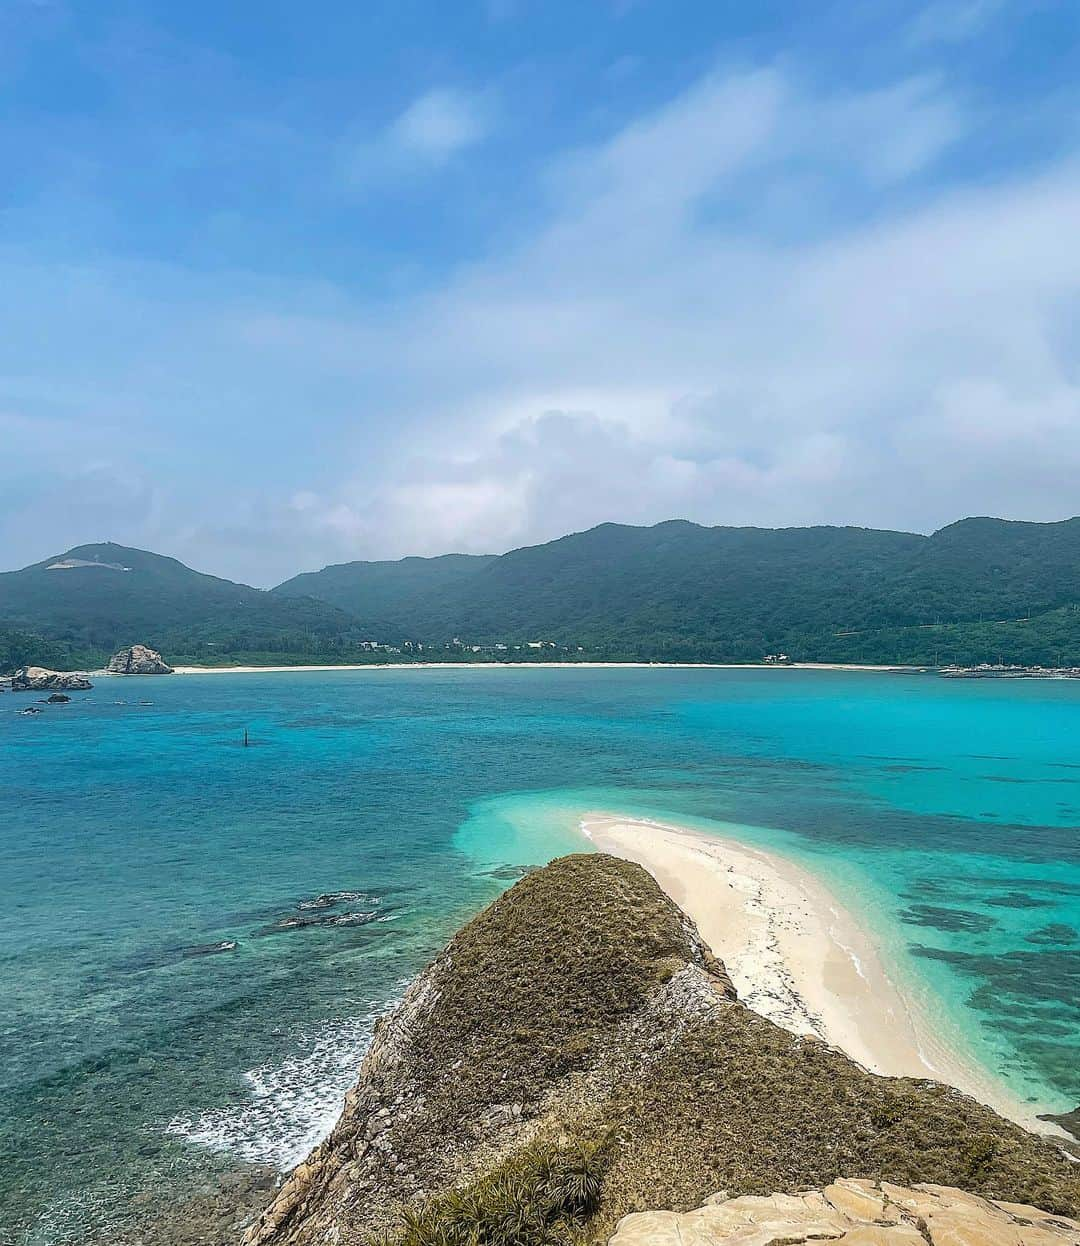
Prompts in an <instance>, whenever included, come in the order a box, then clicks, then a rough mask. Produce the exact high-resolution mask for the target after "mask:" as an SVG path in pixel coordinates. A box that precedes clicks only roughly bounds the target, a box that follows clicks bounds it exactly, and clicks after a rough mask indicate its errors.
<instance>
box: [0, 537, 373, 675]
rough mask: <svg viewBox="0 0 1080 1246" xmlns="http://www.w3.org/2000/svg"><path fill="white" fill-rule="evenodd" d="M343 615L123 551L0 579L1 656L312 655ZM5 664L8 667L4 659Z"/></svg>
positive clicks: (81, 549) (52, 561)
mask: <svg viewBox="0 0 1080 1246" xmlns="http://www.w3.org/2000/svg"><path fill="white" fill-rule="evenodd" d="M351 622H352V621H351V619H350V617H349V616H348V615H346V614H344V613H343V612H342V611H340V610H338V609H336V608H335V607H334V606H330V605H327V604H326V603H325V602H321V601H315V600H314V599H313V598H310V597H288V598H286V597H278V596H275V595H273V594H271V593H267V592H263V591H262V590H260V589H256V588H248V587H247V586H246V585H242V584H234V583H232V582H231V581H230V580H221V579H218V578H217V577H216V576H212V575H203V574H201V573H200V572H198V571H192V570H191V568H190V567H185V566H184V564H183V563H181V562H177V561H176V559H175V558H165V557H162V556H161V555H160V554H152V553H147V552H146V551H145V550H138V549H128V548H127V547H125V546H122V545H113V544H101V545H80V546H78V547H77V548H75V549H72V550H68V551H67V553H66V554H60V555H57V556H56V557H54V558H47V559H46V560H45V561H44V562H39V563H35V564H34V565H33V566H30V567H24V568H23V569H22V570H21V571H9V572H6V573H4V574H0V659H3V657H4V654H5V650H8V651H17V654H18V657H19V658H20V659H21V661H28V660H31V658H30V656H29V654H30V653H31V652H36V650H35V645H34V637H33V636H31V637H30V638H27V635H26V634H27V633H32V634H37V636H38V637H44V638H45V640H46V641H47V646H46V647H45V649H44V652H42V654H41V656H40V658H37V659H35V660H40V661H49V662H56V661H57V660H59V659H60V658H62V657H64V656H66V657H68V658H69V660H72V661H73V662H75V663H76V664H88V663H92V662H94V661H96V660H98V659H99V658H100V657H101V656H102V655H107V654H110V653H112V652H115V650H117V649H119V648H122V647H123V646H125V645H130V644H133V643H135V642H141V643H144V644H149V645H151V646H152V647H154V648H155V649H160V650H161V651H162V652H163V653H170V654H180V655H194V654H197V653H200V652H205V653H207V654H208V655H212V654H213V653H214V651H215V650H221V651H224V652H239V651H244V652H250V651H259V650H270V651H280V652H289V651H299V652H310V651H311V650H312V649H318V648H319V647H321V646H324V645H325V644H326V643H327V642H331V641H334V640H336V639H337V638H339V637H341V636H342V635H344V634H347V633H348V631H349V629H350V627H351ZM7 664H8V666H10V665H12V664H14V663H13V662H12V661H11V659H10V658H9V659H8V663H7Z"/></svg>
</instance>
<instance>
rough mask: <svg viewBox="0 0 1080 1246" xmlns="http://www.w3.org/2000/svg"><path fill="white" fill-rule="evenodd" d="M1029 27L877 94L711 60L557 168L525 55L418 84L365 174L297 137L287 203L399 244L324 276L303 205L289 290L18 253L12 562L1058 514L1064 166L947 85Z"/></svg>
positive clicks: (6, 269) (1042, 143) (782, 63)
mask: <svg viewBox="0 0 1080 1246" xmlns="http://www.w3.org/2000/svg"><path fill="white" fill-rule="evenodd" d="M1007 7H1008V6H978V8H979V10H980V11H979V12H978V13H976V12H975V11H974V8H973V6H970V5H968V6H966V9H967V10H971V11H970V12H968V11H965V13H960V12H959V11H953V12H951V15H950V13H949V12H946V10H945V8H944V7H943V6H942V5H936V6H932V7H931V8H928V9H927V10H926V11H925V12H924V13H922V15H921V17H920V21H919V23H917V24H915V25H914V26H908V27H907V28H906V33H905V41H904V43H903V48H902V50H901V51H900V52H898V53H897V54H896V57H895V58H894V60H895V63H891V64H889V65H883V66H880V67H879V72H878V73H877V74H876V75H875V76H874V80H872V81H862V82H858V83H855V82H852V81H848V82H845V81H839V80H836V79H833V78H830V79H829V80H826V75H824V74H823V73H822V72H820V66H819V65H818V64H817V62H816V61H815V51H814V49H813V48H809V47H808V48H803V49H801V51H800V52H799V54H798V55H796V54H790V55H780V54H779V53H778V52H774V53H772V54H769V51H768V46H769V45H768V40H767V39H766V40H759V41H758V43H757V44H756V45H754V46H750V47H748V48H738V47H737V48H735V49H734V50H733V49H732V48H730V47H726V46H724V44H723V41H722V40H720V41H718V49H717V50H714V52H713V53H712V55H711V56H710V57H709V58H708V60H707V61H703V62H701V63H700V64H698V66H697V67H696V69H695V71H694V72H692V73H690V72H686V71H685V65H682V64H681V63H680V64H681V69H682V71H683V72H681V74H680V75H676V77H680V78H681V80H680V81H679V82H678V83H677V84H676V85H674V86H672V87H671V89H668V90H667V91H665V92H663V93H662V97H659V98H653V97H654V96H655V95H656V92H654V91H649V90H646V89H644V88H643V87H642V86H641V85H640V84H639V85H638V86H637V87H635V88H634V89H630V88H627V89H625V90H619V91H617V92H616V94H615V97H614V98H612V97H610V96H609V97H605V98H606V99H607V103H606V106H604V107H601V106H600V104H599V103H598V102H597V101H596V100H583V101H582V104H583V106H584V105H585V104H589V105H591V106H592V108H593V110H594V112H595V116H594V118H593V120H592V122H591V124H590V126H589V127H588V129H589V131H590V133H589V134H587V135H570V136H567V135H562V134H549V135H547V136H546V141H545V142H543V143H541V142H539V141H538V140H535V139H534V138H533V136H531V135H530V133H529V110H528V107H526V103H523V100H525V101H526V102H528V101H529V100H532V99H533V97H532V96H530V95H529V91H528V90H525V89H524V88H522V89H521V90H519V91H517V92H515V91H514V89H513V85H514V74H515V73H524V72H525V70H523V69H522V68H521V65H520V62H522V61H523V59H524V57H523V54H521V53H519V54H518V55H517V57H516V58H514V57H511V55H510V53H509V52H507V51H505V50H503V52H501V53H500V58H501V63H500V66H499V71H498V73H496V72H492V71H491V69H490V66H489V72H488V75H487V77H486V79H481V78H480V77H479V76H478V75H477V76H475V80H474V81H473V82H472V83H471V84H469V85H463V86H461V87H453V88H452V87H448V86H446V85H445V83H446V81H447V80H448V79H447V78H446V76H445V74H442V75H440V76H439V77H438V78H435V77H434V76H433V78H432V82H431V85H430V86H429V88H428V89H427V90H426V91H417V92H414V93H413V94H412V95H411V97H410V99H411V102H405V103H403V104H402V106H400V107H398V108H397V109H396V110H391V112H390V113H389V114H388V115H387V116H386V117H385V118H383V119H382V120H381V121H380V122H379V124H377V125H376V124H374V123H373V124H372V125H371V126H370V127H369V129H370V134H369V137H367V138H364V139H362V140H361V141H358V142H353V146H352V147H351V148H349V150H350V151H351V153H352V164H350V165H349V169H348V176H347V177H344V178H343V177H342V167H343V166H342V151H343V150H344V148H343V146H342V144H343V143H344V142H345V141H346V139H345V138H343V137H342V136H336V137H335V136H328V137H326V141H325V142H323V137H320V136H317V135H313V134H311V133H307V132H303V131H302V130H296V129H292V130H290V131H289V137H288V140H287V141H283V146H282V153H283V154H282V159H289V160H292V161H293V162H294V164H296V165H297V166H298V167H299V170H300V172H301V173H302V174H303V176H305V177H306V178H308V179H312V178H318V179H322V180H320V181H318V183H317V185H316V187H315V189H312V188H311V187H310V186H308V187H307V188H306V189H305V190H304V191H303V194H304V195H306V196H315V197H317V198H318V199H319V201H320V205H321V206H320V208H319V212H320V213H322V212H324V211H325V210H326V206H325V202H324V201H327V200H333V201H334V204H335V208H334V211H335V212H339V213H348V212H349V211H355V212H358V213H361V214H364V213H366V214H368V216H369V217H370V214H372V213H376V214H380V213H381V214H382V215H380V217H379V219H380V220H381V221H382V228H381V231H379V232H378V233H377V234H375V233H373V234H372V236H370V237H367V238H363V239H359V240H358V239H357V238H356V237H350V240H349V244H348V247H346V245H345V243H344V242H341V243H340V246H339V254H338V255H337V256H336V257H335V256H328V255H323V254H315V253H314V250H317V249H318V247H320V246H323V245H324V244H326V239H325V237H323V238H322V240H321V241H320V242H318V243H316V242H314V241H313V242H312V244H311V247H310V248H309V251H308V252H306V253H305V252H304V251H303V247H304V237H303V229H304V210H303V208H304V205H303V204H298V205H295V210H294V213H293V217H294V222H295V225H296V228H297V231H298V237H297V239H296V245H297V247H298V249H299V250H298V254H300V255H302V256H303V257H304V262H303V263H299V262H298V261H297V259H296V257H295V256H294V255H291V254H290V253H289V252H288V251H287V250H277V249H273V248H270V249H267V250H265V251H263V252H260V257H259V263H258V264H254V263H251V262H247V263H240V262H237V261H238V257H239V256H240V253H241V251H242V250H243V248H242V246H241V244H240V243H238V242H236V241H235V236H234V231H236V230H237V229H239V228H241V227H242V221H240V222H238V221H236V220H232V221H230V220H228V219H221V220H213V221H204V222H203V226H202V228H201V230H200V232H199V238H198V240H197V241H198V245H197V246H196V245H195V243H194V242H193V243H192V244H191V245H192V247H193V248H194V252H197V254H196V253H189V254H188V255H187V256H186V257H185V256H183V255H175V254H174V255H172V256H170V257H162V256H156V255H149V254H140V253H138V248H136V247H129V248H127V249H126V251H125V252H123V253H121V252H120V251H119V250H118V248H116V247H115V246H114V247H110V248H97V247H79V248H77V249H78V256H77V257H74V258H73V257H72V255H70V254H62V252H63V251H64V248H63V247H57V246H55V245H54V246H52V247H50V248H49V249H48V250H47V251H46V250H45V249H42V248H39V249H38V250H37V251H33V250H32V251H31V252H29V253H28V252H27V250H26V248H25V247H23V246H17V245H12V246H11V247H10V249H9V250H8V251H6V252H5V253H4V254H3V255H2V256H0V271H2V272H3V273H4V275H5V284H6V285H7V287H8V288H9V289H15V290H18V291H19V299H18V301H17V305H12V304H11V303H9V305H8V306H7V308H6V309H5V310H4V311H3V312H2V313H0V329H2V331H3V333H2V336H3V340H4V345H3V346H2V347H0V362H2V364H3V370H4V376H3V381H4V384H3V389H2V397H3V406H2V407H0V430H2V432H3V435H4V440H5V443H6V444H7V447H8V453H7V454H5V456H4V464H3V466H2V467H0V541H2V542H3V547H4V549H5V550H6V551H8V553H7V560H8V562H10V563H11V565H15V564H16V563H19V562H25V561H28V560H29V559H30V558H32V557H35V556H40V555H41V554H44V553H47V552H48V551H49V550H51V549H53V548H62V547H64V546H65V545H66V544H71V543H72V542H73V541H75V540H83V539H105V538H109V537H113V538H116V539H121V540H124V541H127V542H129V543H134V544H145V545H147V546H152V547H154V548H163V549H165V550H167V551H168V552H170V553H173V554H176V555H177V556H179V557H182V558H186V559H189V560H191V561H196V562H198V563H199V565H202V566H206V567H208V568H209V569H211V570H214V571H218V572H221V573H223V574H228V575H236V576H238V577H240V578H244V579H247V580H249V581H254V582H257V583H270V582H273V581H274V580H275V579H278V578H281V576H282V575H283V574H285V573H286V572H288V571H291V570H294V569H295V568H296V567H297V566H298V565H299V566H303V565H307V566H312V567H314V566H318V565H321V564H322V563H326V562H331V561H337V560H341V559H345V558H355V557H388V556H395V555H401V554H406V553H422V554H426V553H438V552H443V551H446V550H450V549H456V550H465V551H472V550H484V551H487V550H501V549H506V548H508V547H511V546H514V545H520V544H526V543H532V542H535V541H538V540H543V539H545V538H547V537H551V536H555V535H557V534H559V533H562V532H564V531H567V530H568V529H573V528H584V527H587V526H589V525H591V524H594V523H597V522H600V521H602V520H606V519H614V520H618V521H622V522H630V523H647V522H654V521H656V520H658V519H662V518H665V517H669V516H673V515H678V516H682V517H686V518H690V519H693V520H697V521H699V522H705V523H729V524H761V525H766V526H777V525H783V524H806V523H821V522H826V523H827V522H832V523H861V524H867V525H873V526H879V527H897V528H909V529H913V530H920V531H929V530H932V529H933V528H935V527H936V526H938V525H940V524H942V523H944V522H947V521H949V520H950V519H952V518H954V517H955V516H956V515H958V514H967V513H994V514H998V515H1004V516H1012V517H1023V518H1031V519H1053V518H1059V517H1061V516H1063V515H1066V514H1069V513H1071V512H1072V511H1074V510H1076V502H1075V491H1074V489H1073V486H1072V479H1073V477H1074V475H1075V472H1076V470H1077V469H1078V468H1080V388H1078V381H1077V372H1076V365H1075V360H1076V359H1077V357H1078V352H1077V347H1078V345H1080V340H1078V339H1080V317H1078V309H1080V298H1078V294H1080V253H1078V252H1077V250H1076V248H1075V247H1071V246H1069V245H1068V242H1067V240H1068V239H1069V237H1070V236H1071V234H1072V233H1073V232H1075V222H1076V221H1077V220H1078V219H1080V163H1078V160H1077V156H1076V150H1075V143H1074V136H1073V135H1070V134H1069V133H1068V127H1064V126H1062V124H1061V120H1060V119H1061V117H1062V116H1064V115H1065V112H1066V108H1065V105H1064V103H1063V97H1062V96H1061V95H1060V93H1059V94H1058V95H1057V97H1056V98H1050V93H1048V94H1047V98H1046V99H1045V100H1044V101H1043V103H1044V104H1045V110H1040V108H1037V107H1033V106H1028V107H1027V110H1026V112H1025V113H1024V114H1023V116H1022V117H1021V116H1020V115H1019V113H1018V112H1017V110H1015V109H1013V107H1012V104H1013V94H1012V92H1011V91H1010V90H1004V89H1002V88H1001V87H1000V85H998V86H995V87H994V89H993V90H991V89H990V85H988V84H987V83H981V82H980V76H979V72H978V71H979V66H980V64H981V61H980V56H979V52H978V47H977V46H975V47H972V46H968V47H967V55H968V58H969V61H971V64H970V65H969V67H968V70H967V72H966V73H965V74H959V73H956V72H952V71H951V70H950V68H949V66H950V65H951V60H950V59H949V58H952V57H954V56H955V55H956V48H957V44H958V42H959V41H961V40H966V41H967V44H968V45H971V44H972V41H973V40H974V41H976V43H977V41H978V40H979V39H980V38H981V39H984V40H985V39H989V38H990V37H991V35H992V32H993V31H994V29H995V28H1000V27H1001V26H1002V24H1005V23H1007V22H1008V14H1007V13H1006V12H1005V10H1006V9H1007ZM984 10H985V11H984ZM935 14H936V16H935ZM632 17H633V14H632V13H631V14H629V15H627V16H625V17H623V18H621V19H620V18H618V17H617V16H612V17H611V18H610V20H611V21H613V22H615V21H622V22H627V21H630V20H631V19H632ZM523 20H525V19H524V18H523V17H522V16H520V15H515V14H512V13H510V14H506V15H503V16H502V17H501V18H500V19H499V21H498V22H497V23H495V24H494V25H493V27H492V29H493V30H495V31H497V32H498V38H500V39H511V38H512V34H511V33H510V32H512V30H513V29H514V28H515V26H517V25H519V24H520V23H521V22H522V21H523ZM935 23H936V26H935ZM934 29H937V30H938V31H939V34H937V35H934V34H933V31H934ZM492 37H494V36H492ZM699 59H700V58H699ZM511 60H513V65H511V64H510V62H511ZM502 62H505V63H502ZM647 71H648V70H647V65H646V66H645V67H644V68H642V69H635V68H634V67H633V66H630V68H629V70H626V69H625V66H624V70H623V71H620V73H623V72H628V73H629V75H630V77H631V78H633V77H635V76H636V75H640V74H642V73H646V72H647ZM986 72H987V73H989V70H987V71H986ZM852 76H853V77H854V76H855V75H852ZM440 83H442V84H444V85H439V84H440ZM529 90H535V85H534V86H533V87H530V88H529ZM1016 90H1017V91H1019V90H1020V87H1019V86H1017V88H1016ZM357 125H358V123H356V122H355V121H354V122H353V123H352V125H351V129H350V130H349V141H352V139H353V136H355V134H356V133H358V132H359V131H358V129H357ZM361 130H362V127H361ZM1025 139H1026V140H1027V141H1026V144H1025V142H1024V141H1022V140H1025ZM1036 140H1037V141H1036ZM260 141H265V136H264V139H263V140H260ZM193 143H194V148H195V149H196V151H197V156H193V157H191V158H192V159H198V160H200V161H201V160H204V159H206V153H205V151H204V150H203V149H202V148H201V147H200V146H199V143H198V141H197V140H193ZM525 150H529V151H530V152H531V159H529V160H527V161H525V160H524V159H523V156H522V152H523V151H525ZM508 153H512V154H508ZM175 159H176V160H181V159H182V155H181V154H177V155H176V156H175ZM515 162H516V163H515ZM500 163H502V164H504V165H506V166H507V167H508V169H509V168H510V166H513V169H514V178H513V184H505V185H504V184H503V182H501V181H500V178H499V177H498V176H497V174H498V170H499V166H500ZM72 176H74V174H73V175H72ZM174 176H180V175H178V174H175V171H174ZM364 177H367V178H368V179H369V181H368V183H367V184H366V185H364V186H362V187H361V186H358V181H359V180H362V179H363V178H364ZM470 177H472V178H473V179H474V180H476V181H477V183H478V184H480V183H483V185H484V187H485V188H486V189H485V194H486V196H487V198H486V200H485V204H486V206H482V207H476V210H475V213H472V215H473V218H474V219H475V218H477V217H484V214H485V213H488V214H489V216H488V217H487V218H485V219H487V220H488V227H487V228H485V229H484V230H483V232H482V236H478V237H476V238H467V237H466V236H465V234H466V232H467V230H466V227H465V226H460V228H458V227H455V226H454V224H453V222H452V221H450V222H449V223H448V222H447V219H446V217H445V216H442V217H438V218H437V216H436V212H440V213H441V212H451V215H452V211H451V209H450V208H445V205H444V206H441V207H439V208H438V209H436V208H435V207H432V202H433V199H428V198H427V197H426V196H432V197H437V196H440V195H449V196H453V195H455V194H456V195H457V200H456V201H455V202H458V203H459V204H460V206H461V210H462V211H463V212H465V213H471V212H472V208H471V207H470V206H469V201H468V192H467V191H466V190H462V189H460V184H459V180H458V179H466V180H468V179H469V178H470ZM181 180H182V179H181ZM507 180H508V179H504V180H503V181H504V182H505V181H507ZM425 181H426V182H428V183H430V184H429V185H428V186H427V188H426V189H424V190H423V191H422V192H421V191H420V190H419V189H418V185H417V184H418V182H425ZM54 184H55V183H54ZM462 184H463V183H462ZM500 187H502V189H500ZM297 193H300V192H297ZM500 195H501V198H500ZM492 196H494V198H492ZM91 198H92V200H93V202H94V203H95V204H97V205H98V210H102V211H103V210H104V209H103V208H102V207H101V203H102V200H101V198H100V197H91ZM373 200H377V201H378V203H373ZM425 211H427V212H428V213H429V214H430V215H431V221H432V225H433V227H436V228H439V229H442V230H444V234H443V235H440V236H439V237H436V238H432V237H428V236H427V235H423V217H424V213H425ZM312 213H314V208H313V209H312ZM409 214H414V215H416V218H417V219H415V220H412V221H407V220H404V219H401V220H398V221H396V224H394V223H393V222H394V218H395V215H397V216H398V217H407V216H409ZM392 224H393V227H392ZM281 228H282V226H281V225H280V222H279V225H278V232H279V233H280V230H281ZM394 228H399V229H400V236H393V235H394ZM214 230H217V231H218V232H217V234H214V232H213V231H214ZM422 236H423V241H418V239H420V238H421V237H422ZM208 238H210V239H213V238H216V239H217V241H216V242H214V243H213V246H211V244H210V242H208V241H207V239H208ZM207 248H209V249H207ZM366 248H370V249H372V251H373V252H375V251H377V253H378V260H377V262H376V261H372V263H371V265H370V268H369V269H367V270H366V269H365V262H364V251H365V249H366ZM388 257H389V258H388ZM376 269H377V272H376V271H375V270H376Z"/></svg>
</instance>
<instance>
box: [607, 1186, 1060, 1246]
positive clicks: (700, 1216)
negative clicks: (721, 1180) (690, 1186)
mask: <svg viewBox="0 0 1080 1246" xmlns="http://www.w3.org/2000/svg"><path fill="white" fill-rule="evenodd" d="M726 1241H730V1242H732V1243H736V1242H737V1243H738V1246H770V1243H775V1242H784V1243H786V1244H789V1246H800V1244H801V1243H803V1242H807V1243H809V1242H817V1241H834V1242H842V1243H844V1246H1080V1221H1077V1220H1071V1219H1069V1218H1067V1217H1065V1216H1055V1215H1051V1214H1050V1213H1049V1212H1046V1211H1042V1210H1040V1209H1039V1208H1037V1207H1029V1206H1027V1205H1026V1204H1021V1203H1007V1202H997V1201H991V1200H990V1199H986V1198H980V1197H979V1196H978V1195H976V1194H968V1193H966V1192H965V1191H963V1190H958V1189H954V1188H952V1187H950V1186H940V1185H926V1184H920V1185H914V1186H898V1185H892V1184H890V1183H889V1182H887V1181H886V1182H881V1183H877V1182H874V1181H869V1180H859V1179H842V1180H840V1181H835V1182H834V1183H833V1184H832V1185H829V1186H826V1187H825V1189H823V1190H811V1191H808V1192H806V1193H802V1194H771V1195H767V1196H765V1197H759V1196H753V1195H746V1196H743V1197H742V1198H731V1199H723V1200H721V1201H714V1200H711V1199H710V1200H709V1202H708V1203H706V1205H705V1206H704V1207H698V1208H696V1209H695V1210H693V1211H687V1212H682V1213H679V1212H673V1211H643V1212H636V1213H634V1214H633V1215H630V1216H624V1217H623V1219H622V1220H620V1221H619V1225H618V1228H617V1230H616V1232H615V1234H614V1236H613V1237H612V1238H611V1239H610V1242H609V1246H720V1243H723V1242H726Z"/></svg>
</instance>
